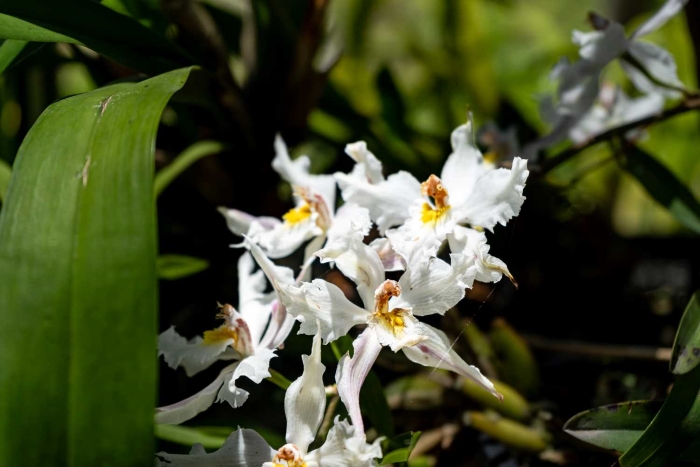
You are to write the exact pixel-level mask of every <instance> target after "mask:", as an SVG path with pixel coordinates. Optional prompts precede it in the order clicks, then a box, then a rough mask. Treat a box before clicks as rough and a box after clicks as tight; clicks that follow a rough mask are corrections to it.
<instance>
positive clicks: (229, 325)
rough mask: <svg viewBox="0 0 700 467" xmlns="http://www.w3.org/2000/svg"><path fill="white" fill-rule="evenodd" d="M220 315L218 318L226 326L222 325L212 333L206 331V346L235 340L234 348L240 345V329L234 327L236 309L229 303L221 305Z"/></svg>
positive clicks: (217, 315)
mask: <svg viewBox="0 0 700 467" xmlns="http://www.w3.org/2000/svg"><path fill="white" fill-rule="evenodd" d="M219 309H220V311H219V313H217V314H216V317H217V318H219V319H223V320H224V321H225V322H226V324H222V325H221V326H219V327H218V328H216V329H213V330H211V331H204V344H209V345H211V344H218V343H219V342H221V341H225V340H228V339H233V346H234V347H235V345H236V344H237V343H238V328H237V326H235V325H234V323H233V319H234V313H235V309H234V308H233V306H231V305H229V304H228V303H226V304H224V305H221V304H219Z"/></svg>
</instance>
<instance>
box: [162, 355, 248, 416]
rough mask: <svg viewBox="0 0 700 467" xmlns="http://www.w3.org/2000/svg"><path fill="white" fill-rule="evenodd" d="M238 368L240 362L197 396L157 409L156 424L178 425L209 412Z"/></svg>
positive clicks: (229, 368) (222, 371)
mask: <svg viewBox="0 0 700 467" xmlns="http://www.w3.org/2000/svg"><path fill="white" fill-rule="evenodd" d="M237 366H238V362H236V363H234V364H232V365H229V366H227V367H226V368H224V369H223V370H221V373H219V376H218V377H217V378H216V379H215V380H214V381H213V382H212V383H211V384H209V385H208V386H207V387H205V388H204V389H202V390H201V391H199V392H198V393H197V394H195V395H193V396H190V397H188V398H187V399H184V400H182V401H180V402H177V403H175V404H171V405H166V406H164V407H158V408H157V409H156V416H155V422H156V423H158V424H164V425H178V424H180V423H183V422H186V421H187V420H189V419H191V418H194V417H195V416H196V415H197V414H199V413H201V412H204V411H205V410H207V409H208V408H209V407H211V405H212V404H213V403H214V399H215V398H216V394H217V392H218V391H219V388H220V387H221V386H222V385H223V384H224V381H225V380H226V378H227V377H228V376H230V375H231V374H232V373H233V372H234V371H235V369H236V367H237Z"/></svg>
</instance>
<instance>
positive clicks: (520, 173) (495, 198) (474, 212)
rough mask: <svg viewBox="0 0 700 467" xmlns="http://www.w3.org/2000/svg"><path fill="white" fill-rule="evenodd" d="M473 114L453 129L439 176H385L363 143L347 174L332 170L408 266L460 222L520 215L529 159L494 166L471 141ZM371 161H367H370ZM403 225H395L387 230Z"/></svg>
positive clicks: (489, 225) (486, 224)
mask: <svg viewBox="0 0 700 467" xmlns="http://www.w3.org/2000/svg"><path fill="white" fill-rule="evenodd" d="M472 125H473V122H472V119H471V115H470V116H469V121H468V122H467V123H466V124H464V125H462V126H460V127H458V128H457V129H456V130H454V131H453V132H452V148H453V152H452V154H451V155H450V156H449V157H448V158H447V160H446V161H445V165H444V166H443V168H442V173H441V176H440V177H439V178H438V177H437V176H435V175H431V176H430V177H429V178H428V180H426V181H425V182H423V183H420V182H418V180H416V179H415V178H414V177H413V176H412V175H411V174H409V173H407V172H398V173H396V174H393V175H391V176H389V177H388V178H387V179H384V178H383V176H381V170H379V167H380V165H379V162H378V161H377V159H376V157H374V155H372V154H371V153H369V152H368V151H367V150H366V147H365V146H364V143H355V144H354V145H350V148H351V149H350V150H348V151H347V152H348V153H350V154H353V153H362V154H363V156H362V157H361V158H360V157H357V156H356V157H354V158H355V160H356V161H358V162H357V164H356V165H355V168H354V169H353V171H352V172H351V173H350V174H342V173H337V174H335V177H336V179H337V180H338V184H339V185H340V188H341V191H342V195H343V199H345V201H347V202H352V203H356V204H359V205H361V206H365V207H367V208H368V209H369V212H370V216H371V218H372V220H373V221H374V222H376V223H377V227H378V228H379V231H380V233H385V232H386V236H387V237H388V238H389V240H390V241H391V244H392V246H393V248H394V250H395V251H396V252H398V253H399V254H400V255H401V256H403V258H404V259H405V260H406V263H407V264H408V265H409V266H410V265H411V264H412V263H413V262H414V261H420V260H422V259H423V258H425V257H429V256H435V255H436V254H437V251H438V248H439V247H440V245H441V244H442V242H443V240H445V237H446V235H447V234H449V233H451V232H452V230H453V229H454V227H455V226H456V225H458V224H465V223H466V224H470V225H472V226H478V227H483V228H486V229H489V230H492V229H493V228H494V226H495V225H496V224H503V225H505V224H506V222H507V221H508V220H509V219H511V218H512V217H514V216H516V215H518V213H519V212H520V207H521V206H522V204H523V201H524V200H525V197H524V196H523V188H524V187H525V181H526V179H527V176H528V173H529V172H528V170H527V161H526V160H524V159H521V158H519V157H516V158H514V159H513V162H512V167H511V168H510V169H505V168H499V169H495V168H494V166H493V164H490V163H487V162H486V161H484V157H483V156H482V154H481V152H480V151H479V149H478V148H477V147H476V145H475V144H474V135H473V131H472ZM370 161H371V162H370ZM396 225H401V227H399V228H398V229H394V230H389V231H387V229H388V228H389V227H392V226H396Z"/></svg>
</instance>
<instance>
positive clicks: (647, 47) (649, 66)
mask: <svg viewBox="0 0 700 467" xmlns="http://www.w3.org/2000/svg"><path fill="white" fill-rule="evenodd" d="M629 54H630V55H631V56H632V57H634V59H635V60H636V61H637V62H638V63H639V64H640V65H641V66H642V67H643V68H644V70H645V71H646V72H647V73H649V75H651V76H652V77H653V78H654V79H656V80H657V81H658V82H660V83H663V84H666V85H669V86H673V87H675V88H683V87H684V86H683V83H682V82H681V80H680V79H679V78H678V71H677V67H676V61H675V59H674V58H673V55H671V54H670V53H669V52H668V50H666V49H663V48H661V47H659V46H658V45H655V44H650V43H649V42H641V41H635V42H632V43H631V44H630V47H629ZM626 65H627V64H626ZM624 69H625V72H627V74H628V76H629V77H630V80H631V81H632V83H633V84H634V86H635V87H636V88H637V89H639V90H640V91H642V92H645V93H649V92H654V91H656V92H660V93H663V94H664V95H666V96H667V97H671V98H675V97H678V96H679V95H680V93H679V92H678V90H676V89H668V88H665V87H664V86H660V85H657V84H656V83H654V82H652V81H651V80H650V79H649V78H648V77H647V76H646V75H645V74H644V73H642V72H641V71H639V70H636V67H634V66H629V65H627V66H625V67H624ZM632 69H634V70H635V71H632V72H631V70H632Z"/></svg>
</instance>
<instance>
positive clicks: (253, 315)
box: [156, 252, 294, 424]
mask: <svg viewBox="0 0 700 467" xmlns="http://www.w3.org/2000/svg"><path fill="white" fill-rule="evenodd" d="M254 267H255V263H254V262H253V257H252V256H251V255H250V254H249V253H248V252H246V253H245V254H243V255H242V256H241V258H240V259H239V260H238V287H239V289H238V290H239V296H240V300H239V307H238V310H236V309H235V308H234V307H233V306H231V305H222V306H221V310H220V313H219V314H218V315H217V316H218V317H220V318H222V319H223V320H224V324H222V325H221V326H219V327H218V328H216V329H214V330H211V331H207V332H205V333H204V336H203V337H195V338H194V339H191V340H187V339H185V338H184V337H182V336H180V335H179V334H178V333H177V332H176V331H175V329H174V328H173V327H171V328H169V329H168V330H167V331H164V332H163V333H162V334H161V335H160V336H158V355H159V356H160V355H162V356H163V358H164V359H165V361H166V362H167V363H168V365H169V366H170V367H171V368H177V367H179V366H180V367H183V368H184V369H185V372H186V373H187V375H188V376H192V375H195V374H196V373H198V372H200V371H202V370H204V369H205V368H208V367H209V366H211V365H212V364H213V363H214V362H216V361H218V360H236V362H235V363H233V364H231V365H229V366H227V367H225V368H224V369H223V370H221V372H220V374H219V376H218V377H217V378H216V379H215V380H214V381H213V382H212V383H211V384H210V385H208V386H207V387H206V388H204V389H203V390H202V391H200V392H198V393H197V394H195V395H194V396H191V397H189V398H187V399H185V400H183V401H180V402H178V403H176V404H172V405H168V406H165V407H159V408H158V409H156V423H166V424H178V423H182V422H184V421H186V420H189V419H190V418H192V417H194V416H195V415H197V414H198V413H200V412H202V411H204V410H206V409H207V408H208V407H209V406H210V405H211V404H212V403H213V402H214V401H215V400H216V402H223V401H226V402H228V403H229V404H231V406H232V407H234V408H236V407H240V406H241V405H242V404H243V403H244V402H245V401H246V399H247V398H248V392H247V391H245V390H244V389H241V388H238V387H236V381H237V380H238V378H240V377H241V376H245V377H247V378H249V379H250V380H251V381H253V382H255V383H260V382H261V381H262V380H263V378H266V377H268V376H270V372H269V364H270V359H271V358H272V357H274V356H275V353H274V351H275V349H276V348H277V347H279V346H280V345H281V344H282V343H283V342H284V340H285V339H286V337H287V335H288V334H289V331H291V329H292V326H293V324H294V319H293V318H292V317H291V316H290V315H289V314H288V313H287V312H286V310H285V308H284V306H282V305H281V304H280V303H279V301H278V300H277V297H276V293H275V292H271V293H265V292H264V290H265V285H266V281H265V274H264V273H263V271H262V270H258V271H255V272H253V269H254ZM267 267H268V268H270V267H273V268H275V269H274V271H275V272H274V274H275V276H276V277H277V278H278V280H280V281H285V282H287V283H289V284H293V283H294V278H293V276H292V271H291V270H290V269H288V268H283V267H279V266H274V265H272V266H269V265H267Z"/></svg>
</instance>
